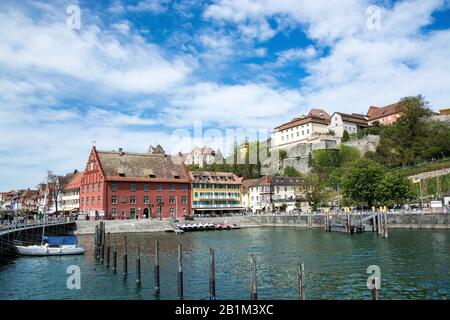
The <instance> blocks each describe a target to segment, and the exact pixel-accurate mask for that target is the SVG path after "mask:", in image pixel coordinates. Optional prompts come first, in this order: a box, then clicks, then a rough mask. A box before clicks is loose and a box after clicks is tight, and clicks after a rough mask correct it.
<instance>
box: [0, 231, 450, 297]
mask: <svg viewBox="0 0 450 320" xmlns="http://www.w3.org/2000/svg"><path fill="white" fill-rule="evenodd" d="M127 236H128V244H129V250H128V257H129V258H128V270H129V274H128V276H127V277H126V278H124V277H123V276H122V254H123V245H122V239H123V235H118V240H119V242H118V259H117V260H118V272H117V274H113V273H112V271H111V269H107V268H106V265H101V264H100V263H99V262H98V261H96V260H95V258H94V256H93V236H79V242H80V244H81V245H83V246H84V247H85V248H86V254H85V255H83V256H65V257H19V258H17V259H15V260H13V261H11V263H9V264H7V265H4V266H1V267H0V299H155V296H154V294H153V286H154V276H153V262H154V256H153V253H154V242H155V240H157V239H158V240H159V241H160V255H161V257H160V264H161V295H160V297H159V298H160V299H176V298H177V267H178V265H177V244H178V242H181V243H182V245H183V252H184V256H183V265H184V296H185V299H208V288H209V248H215V249H216V294H217V299H248V298H249V295H250V275H251V274H250V258H249V255H250V254H251V253H255V254H256V255H257V267H258V271H257V275H258V298H259V299H296V298H297V295H298V287H297V284H298V282H297V281H298V278H297V263H298V261H303V262H304V263H305V268H306V277H307V298H308V299H370V290H369V289H367V286H366V281H367V277H368V276H369V274H367V273H366V269H367V267H368V266H369V265H378V266H379V267H380V268H381V286H382V288H381V290H380V296H381V298H382V299H447V298H448V297H449V295H450V280H449V274H450V273H449V262H450V252H449V231H448V230H394V229H391V230H390V233H389V239H382V238H380V237H378V236H377V235H376V234H375V233H365V234H357V235H351V236H350V235H346V234H343V233H326V232H324V231H323V230H318V229H317V230H308V229H303V228H289V227H283V228H281V227H278V228H251V229H241V230H233V231H212V232H196V233H186V234H183V235H175V234H170V233H148V234H128V235H127ZM138 239H140V241H141V246H142V250H141V251H142V287H141V288H139V289H138V288H136V285H135V279H136V277H135V276H136V273H135V272H136V271H135V270H136V269H135V261H136V260H135V259H136V256H135V253H136V243H137V242H138ZM70 265H77V266H79V267H80V270H81V289H79V290H77V289H73V290H70V289H68V288H67V285H66V281H67V279H68V277H69V275H68V274H66V269H67V267H68V266H70Z"/></svg>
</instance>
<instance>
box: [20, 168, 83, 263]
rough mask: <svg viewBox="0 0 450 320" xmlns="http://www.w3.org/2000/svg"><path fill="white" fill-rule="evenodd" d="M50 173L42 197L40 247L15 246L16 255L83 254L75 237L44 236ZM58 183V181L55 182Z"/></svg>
mask: <svg viewBox="0 0 450 320" xmlns="http://www.w3.org/2000/svg"><path fill="white" fill-rule="evenodd" d="M50 175H51V172H50V171H49V172H48V173H47V178H46V188H45V195H44V208H43V211H44V223H43V224H42V240H41V244H40V245H30V246H21V245H16V246H15V249H16V251H17V253H18V254H20V255H23V256H62V255H75V254H83V253H84V248H82V247H80V246H78V241H77V236H59V237H48V236H45V235H44V232H45V221H46V213H47V212H46V211H47V210H46V204H47V197H48V193H49V189H48V183H49V177H50ZM56 183H58V180H57V181H56Z"/></svg>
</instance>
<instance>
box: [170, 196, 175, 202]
mask: <svg viewBox="0 0 450 320" xmlns="http://www.w3.org/2000/svg"><path fill="white" fill-rule="evenodd" d="M169 204H175V197H174V196H170V197H169Z"/></svg>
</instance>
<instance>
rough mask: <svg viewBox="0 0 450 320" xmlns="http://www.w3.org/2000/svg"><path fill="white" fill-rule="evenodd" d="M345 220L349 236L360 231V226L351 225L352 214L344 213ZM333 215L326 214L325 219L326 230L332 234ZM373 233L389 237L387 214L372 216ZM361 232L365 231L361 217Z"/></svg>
mask: <svg viewBox="0 0 450 320" xmlns="http://www.w3.org/2000/svg"><path fill="white" fill-rule="evenodd" d="M343 215H344V219H345V232H346V233H349V234H353V233H356V232H357V231H358V230H357V229H358V226H356V225H353V226H352V224H351V223H350V213H343ZM331 217H332V216H331V215H329V214H325V218H324V229H325V231H327V232H331V231H332V230H331ZM370 221H371V225H372V231H376V232H377V233H378V234H379V235H381V236H382V237H383V238H387V237H388V220H387V213H386V212H377V213H374V214H373V215H372V217H371V218H370ZM359 231H361V232H362V231H363V218H362V215H361V216H360V225H359Z"/></svg>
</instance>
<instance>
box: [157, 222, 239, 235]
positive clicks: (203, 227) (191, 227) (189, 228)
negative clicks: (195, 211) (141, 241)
mask: <svg viewBox="0 0 450 320" xmlns="http://www.w3.org/2000/svg"><path fill="white" fill-rule="evenodd" d="M235 229H241V227H239V226H238V225H236V224H226V223H216V224H214V223H185V224H179V223H178V224H172V226H171V228H170V229H166V230H165V231H166V232H176V233H177V232H178V230H181V231H183V232H193V231H213V230H235Z"/></svg>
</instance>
